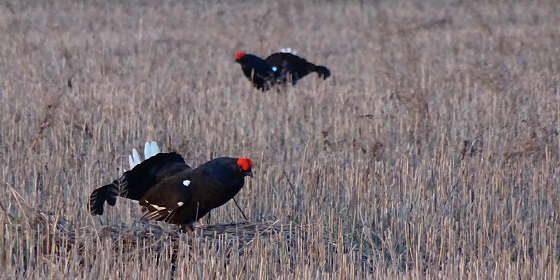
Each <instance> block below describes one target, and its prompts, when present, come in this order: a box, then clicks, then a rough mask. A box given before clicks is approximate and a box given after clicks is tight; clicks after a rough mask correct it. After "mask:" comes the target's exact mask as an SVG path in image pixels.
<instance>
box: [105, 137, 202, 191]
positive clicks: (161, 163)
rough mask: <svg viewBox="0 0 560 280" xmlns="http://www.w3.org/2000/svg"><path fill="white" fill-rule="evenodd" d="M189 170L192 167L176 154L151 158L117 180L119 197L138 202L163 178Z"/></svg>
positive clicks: (160, 154) (161, 154)
mask: <svg viewBox="0 0 560 280" xmlns="http://www.w3.org/2000/svg"><path fill="white" fill-rule="evenodd" d="M150 149H151V148H150ZM188 169H191V167H190V166H189V165H187V164H186V163H185V160H184V159H183V157H182V156H181V155H179V154H177V153H175V152H171V153H158V154H156V155H153V156H150V157H149V158H148V159H146V160H144V161H142V162H141V163H140V164H138V165H136V166H134V168H132V170H129V171H126V172H125V173H124V174H123V176H121V178H119V179H118V180H116V181H118V182H117V185H118V189H119V195H120V196H123V197H126V198H130V199H135V200H138V199H140V198H141V197H142V196H143V195H144V194H145V193H146V192H147V191H148V190H149V189H150V188H151V187H152V186H154V185H155V184H157V183H158V182H159V181H161V180H162V179H163V178H166V177H168V176H172V175H175V174H177V173H179V172H181V171H183V170H188Z"/></svg>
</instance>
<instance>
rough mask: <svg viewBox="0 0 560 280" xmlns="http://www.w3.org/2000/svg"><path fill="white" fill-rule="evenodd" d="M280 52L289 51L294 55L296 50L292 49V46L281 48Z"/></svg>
mask: <svg viewBox="0 0 560 280" xmlns="http://www.w3.org/2000/svg"><path fill="white" fill-rule="evenodd" d="M280 52H282V53H291V54H293V55H296V54H297V52H296V51H295V50H292V48H281V49H280Z"/></svg>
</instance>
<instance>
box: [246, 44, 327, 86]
mask: <svg viewBox="0 0 560 280" xmlns="http://www.w3.org/2000/svg"><path fill="white" fill-rule="evenodd" d="M235 62H237V63H239V64H241V69H242V70H243V74H245V77H247V79H249V81H251V82H252V83H253V85H254V86H255V87H256V88H258V89H260V90H263V91H264V90H268V89H270V88H271V87H272V86H274V85H276V84H287V83H288V82H290V81H291V83H292V85H295V84H296V83H297V82H298V81H299V80H300V79H301V78H303V77H305V76H306V75H307V74H309V73H311V72H316V73H317V74H318V75H319V77H321V78H323V79H327V78H328V77H329V76H330V75H331V71H330V70H329V69H328V68H327V67H325V66H322V65H315V64H313V63H311V62H308V61H307V60H305V59H304V58H301V57H299V56H297V55H295V52H292V51H291V49H282V50H281V51H280V52H277V53H273V54H271V55H270V56H268V57H267V58H266V59H264V60H263V59H262V58H260V57H258V56H256V55H253V54H247V53H244V52H238V53H237V54H235Z"/></svg>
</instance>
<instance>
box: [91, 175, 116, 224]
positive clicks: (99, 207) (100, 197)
mask: <svg viewBox="0 0 560 280" xmlns="http://www.w3.org/2000/svg"><path fill="white" fill-rule="evenodd" d="M118 194H119V189H118V188H117V185H116V184H115V183H112V184H109V185H105V186H103V187H100V188H97V189H95V190H94V191H93V192H92V193H91V195H90V196H89V211H90V212H91V214H92V215H94V216H95V215H103V206H104V204H105V201H107V203H109V205H111V206H114V205H115V203H116V202H117V195H118Z"/></svg>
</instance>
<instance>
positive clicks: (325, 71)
mask: <svg viewBox="0 0 560 280" xmlns="http://www.w3.org/2000/svg"><path fill="white" fill-rule="evenodd" d="M313 71H314V72H317V74H318V75H319V77H321V78H323V79H327V78H328V77H329V76H330V75H331V71H330V70H329V68H327V67H325V66H323V65H315V67H313Z"/></svg>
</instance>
